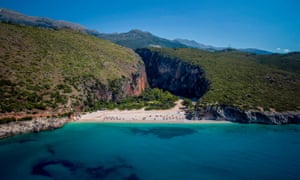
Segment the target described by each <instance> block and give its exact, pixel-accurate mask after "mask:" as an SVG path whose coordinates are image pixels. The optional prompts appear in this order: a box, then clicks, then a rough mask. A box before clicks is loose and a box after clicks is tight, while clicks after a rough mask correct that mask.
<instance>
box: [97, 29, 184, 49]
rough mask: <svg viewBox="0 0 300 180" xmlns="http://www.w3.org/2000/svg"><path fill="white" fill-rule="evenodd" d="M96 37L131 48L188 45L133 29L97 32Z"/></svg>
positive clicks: (181, 46) (180, 46) (179, 46)
mask: <svg viewBox="0 0 300 180" xmlns="http://www.w3.org/2000/svg"><path fill="white" fill-rule="evenodd" d="M96 36H97V37H100V38H103V39H106V40H110V41H112V42H114V43H117V44H119V45H122V46H126V47H129V48H132V49H136V48H143V47H151V46H152V47H168V48H187V47H189V46H187V45H184V44H182V43H180V42H177V41H173V40H168V39H164V38H161V37H158V36H155V35H153V34H151V33H150V32H145V31H141V30H138V29H133V30H131V31H129V32H127V33H114V34H104V33H102V34H98V35H96Z"/></svg>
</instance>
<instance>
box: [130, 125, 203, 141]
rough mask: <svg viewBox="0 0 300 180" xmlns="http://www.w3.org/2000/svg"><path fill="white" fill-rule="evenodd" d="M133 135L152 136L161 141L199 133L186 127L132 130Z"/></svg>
mask: <svg viewBox="0 0 300 180" xmlns="http://www.w3.org/2000/svg"><path fill="white" fill-rule="evenodd" d="M130 132H131V133H133V134H142V135H149V134H152V135H154V136H156V137H158V138H161V139H171V138H174V137H178V136H186V135H190V134H194V133H196V132H197V130H195V129H191V128H185V127H155V128H147V129H146V128H145V129H144V128H130Z"/></svg>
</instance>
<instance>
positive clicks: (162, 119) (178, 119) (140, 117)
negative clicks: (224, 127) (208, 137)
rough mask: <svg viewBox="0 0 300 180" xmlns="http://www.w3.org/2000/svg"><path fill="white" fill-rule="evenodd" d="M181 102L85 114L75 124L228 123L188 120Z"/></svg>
mask: <svg viewBox="0 0 300 180" xmlns="http://www.w3.org/2000/svg"><path fill="white" fill-rule="evenodd" d="M181 102H182V100H179V101H177V102H176V106H175V107H173V108H171V109H167V110H150V111H146V110H145V109H138V110H118V109H114V110H103V111H96V112H92V113H86V114H83V115H81V117H80V118H79V119H78V120H76V122H104V123H105V122H109V123H111V122H117V123H122V122H124V123H230V122H228V121H220V120H218V121H217V120H188V119H186V118H185V112H184V111H183V109H182V104H181Z"/></svg>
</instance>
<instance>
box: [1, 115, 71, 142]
mask: <svg viewBox="0 0 300 180" xmlns="http://www.w3.org/2000/svg"><path fill="white" fill-rule="evenodd" d="M69 120H70V119H69V118H67V117H65V118H54V117H53V118H43V117H41V118H36V119H34V120H30V121H16V122H10V123H7V124H0V139H1V138H5V137H9V136H14V135H18V134H24V133H29V132H39V131H43V130H51V129H57V128H60V127H62V126H63V125H64V124H65V123H66V122H67V121H69Z"/></svg>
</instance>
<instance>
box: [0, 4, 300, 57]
mask: <svg viewBox="0 0 300 180" xmlns="http://www.w3.org/2000/svg"><path fill="white" fill-rule="evenodd" d="M0 7H2V8H8V9H12V10H15V11H18V12H21V13H24V14H27V15H31V16H43V17H49V18H52V19H57V20H66V21H71V22H75V23H79V24H82V25H84V26H85V27H87V28H90V29H95V30H98V31H100V32H107V33H111V32H127V31H129V30H130V29H141V30H144V31H149V32H151V33H153V34H155V35H158V36H161V37H164V38H168V39H174V38H186V39H191V40H196V41H198V42H200V43H203V44H208V45H213V46H220V47H234V48H248V47H249V48H260V49H265V50H269V51H275V52H283V51H300V11H299V9H300V1H299V0H252V1H250V0H105V1H104V0H103V1H102V0H85V1H80V0H77V1H75V0H72V1H71V0H48V1H42V0H0Z"/></svg>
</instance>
